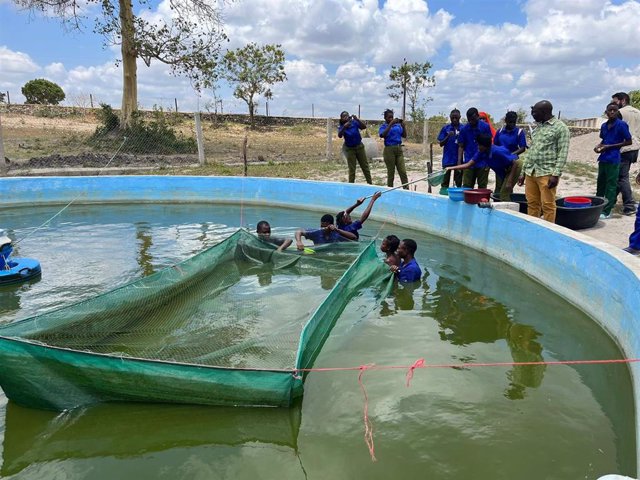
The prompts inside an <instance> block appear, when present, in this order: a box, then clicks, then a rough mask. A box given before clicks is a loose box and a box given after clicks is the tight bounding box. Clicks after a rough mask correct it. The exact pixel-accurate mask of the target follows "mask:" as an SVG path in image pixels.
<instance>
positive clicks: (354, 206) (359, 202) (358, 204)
mask: <svg viewBox="0 0 640 480" xmlns="http://www.w3.org/2000/svg"><path fill="white" fill-rule="evenodd" d="M363 203H364V197H360V198H359V199H357V200H356V203H354V204H353V205H351V206H350V207H349V208H347V209H346V210H345V213H346V214H347V215H351V212H353V211H354V210H355V209H356V208H358V207H359V206H360V205H362V204H363Z"/></svg>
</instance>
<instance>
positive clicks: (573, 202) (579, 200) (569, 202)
mask: <svg viewBox="0 0 640 480" xmlns="http://www.w3.org/2000/svg"><path fill="white" fill-rule="evenodd" d="M564 206H565V207H567V208H586V207H590V206H591V199H590V198H587V197H566V198H565V199H564Z"/></svg>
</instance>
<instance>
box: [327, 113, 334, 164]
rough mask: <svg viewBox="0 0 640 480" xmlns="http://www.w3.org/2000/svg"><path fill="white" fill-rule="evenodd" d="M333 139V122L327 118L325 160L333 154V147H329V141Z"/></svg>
mask: <svg viewBox="0 0 640 480" xmlns="http://www.w3.org/2000/svg"><path fill="white" fill-rule="evenodd" d="M332 140H333V122H332V121H331V119H330V118H327V160H331V157H332V156H333V155H332V154H333V149H332V148H331V141H332Z"/></svg>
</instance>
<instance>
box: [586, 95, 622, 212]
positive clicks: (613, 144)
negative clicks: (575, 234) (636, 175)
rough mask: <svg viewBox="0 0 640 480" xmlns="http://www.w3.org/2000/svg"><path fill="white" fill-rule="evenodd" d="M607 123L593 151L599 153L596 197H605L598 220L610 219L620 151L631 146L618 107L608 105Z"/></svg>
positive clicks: (615, 193)
mask: <svg viewBox="0 0 640 480" xmlns="http://www.w3.org/2000/svg"><path fill="white" fill-rule="evenodd" d="M605 113H606V115H607V119H608V120H607V121H606V122H605V123H603V124H602V126H601V127H600V138H601V139H602V141H601V142H600V143H599V144H598V145H596V147H595V148H594V149H593V150H594V152H596V153H599V154H600V156H599V157H598V183H597V192H596V195H597V196H599V197H606V198H607V200H608V203H607V205H606V206H605V207H604V209H603V210H602V215H600V218H602V219H607V218H610V217H611V210H612V209H613V206H614V205H615V204H616V197H617V196H618V190H617V188H618V176H619V173H620V149H621V148H622V147H624V146H627V145H631V133H630V132H629V125H627V123H626V122H625V121H624V120H620V119H619V118H618V105H617V104H616V103H610V104H609V105H607V110H606V111H605Z"/></svg>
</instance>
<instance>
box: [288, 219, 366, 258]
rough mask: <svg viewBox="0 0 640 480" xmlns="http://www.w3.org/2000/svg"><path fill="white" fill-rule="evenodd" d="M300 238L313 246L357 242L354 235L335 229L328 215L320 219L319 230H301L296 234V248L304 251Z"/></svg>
mask: <svg viewBox="0 0 640 480" xmlns="http://www.w3.org/2000/svg"><path fill="white" fill-rule="evenodd" d="M302 237H304V238H307V239H309V240H311V241H313V244H314V245H321V244H323V243H335V242H346V241H349V240H358V237H356V235H355V234H353V233H351V232H347V231H345V230H342V229H340V228H338V227H336V226H335V225H334V224H333V215H329V214H328V213H327V214H326V215H323V216H322V218H321V219H320V228H319V229H309V230H304V229H302V228H301V229H299V230H298V231H297V232H296V248H297V249H298V250H304V244H303V243H302Z"/></svg>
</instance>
